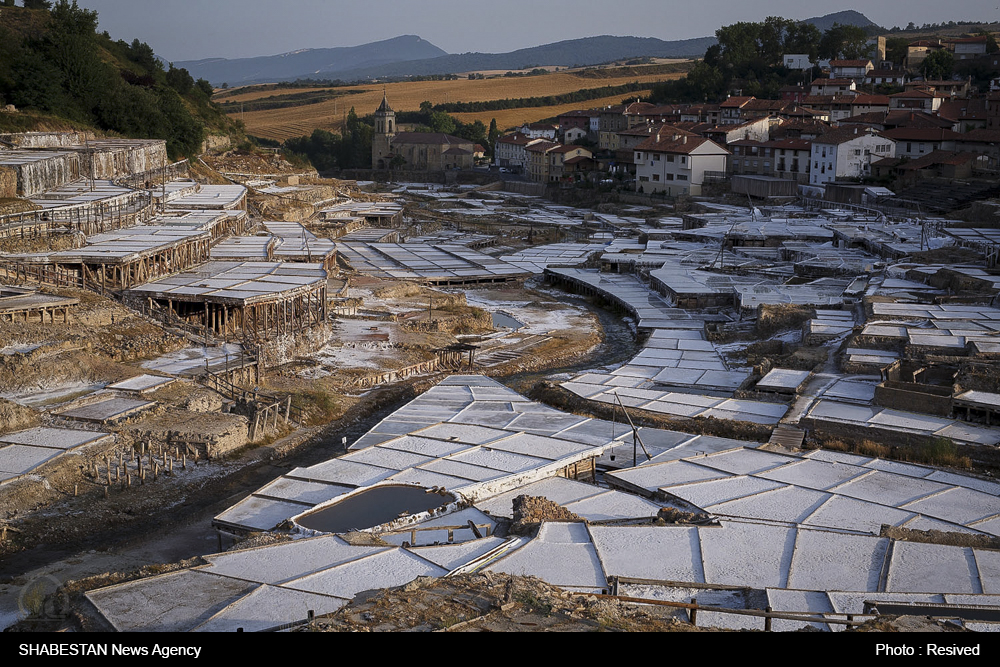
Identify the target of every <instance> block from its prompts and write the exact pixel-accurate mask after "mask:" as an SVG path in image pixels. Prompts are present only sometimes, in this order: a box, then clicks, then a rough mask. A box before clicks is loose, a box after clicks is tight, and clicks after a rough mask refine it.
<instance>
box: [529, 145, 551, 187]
mask: <svg viewBox="0 0 1000 667" xmlns="http://www.w3.org/2000/svg"><path fill="white" fill-rule="evenodd" d="M559 146H560V145H559V144H557V143H555V142H553V141H545V140H544V139H543V140H541V141H537V142H535V143H532V144H530V145H528V146H526V147H525V149H524V150H525V154H526V155H527V163H526V164H525V167H526V168H527V174H528V178H530V179H531V180H532V181H534V182H535V183H548V182H549V166H550V165H551V160H549V151H551V150H552V149H554V148H559Z"/></svg>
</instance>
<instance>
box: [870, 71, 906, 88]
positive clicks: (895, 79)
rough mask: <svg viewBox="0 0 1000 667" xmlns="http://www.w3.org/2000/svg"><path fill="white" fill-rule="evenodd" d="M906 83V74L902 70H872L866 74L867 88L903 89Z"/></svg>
mask: <svg viewBox="0 0 1000 667" xmlns="http://www.w3.org/2000/svg"><path fill="white" fill-rule="evenodd" d="M905 82H906V72H904V71H903V70H901V69H872V70H868V73H867V74H865V85H866V86H882V85H887V86H893V87H896V88H902V87H903V84H904V83H905Z"/></svg>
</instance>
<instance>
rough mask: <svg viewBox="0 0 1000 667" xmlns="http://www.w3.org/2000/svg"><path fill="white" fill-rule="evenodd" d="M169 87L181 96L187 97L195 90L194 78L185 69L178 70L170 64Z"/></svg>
mask: <svg viewBox="0 0 1000 667" xmlns="http://www.w3.org/2000/svg"><path fill="white" fill-rule="evenodd" d="M167 85H168V86H170V87H171V88H173V89H174V90H176V91H177V92H178V93H180V94H181V95H187V94H188V93H189V92H191V89H192V88H194V77H193V76H191V74H190V73H189V72H188V71H187V70H186V69H184V68H183V67H181V68H180V69H178V68H176V67H174V64H173V63H170V68H169V69H168V70H167Z"/></svg>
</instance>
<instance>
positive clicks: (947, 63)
mask: <svg viewBox="0 0 1000 667" xmlns="http://www.w3.org/2000/svg"><path fill="white" fill-rule="evenodd" d="M954 71H955V56H953V55H952V54H951V52H950V51H946V50H944V49H938V50H937V51H932V52H931V53H928V54H927V57H926V58H924V60H923V62H921V63H920V73H921V74H923V75H924V78H925V79H933V80H942V79H950V78H951V75H952V73H954Z"/></svg>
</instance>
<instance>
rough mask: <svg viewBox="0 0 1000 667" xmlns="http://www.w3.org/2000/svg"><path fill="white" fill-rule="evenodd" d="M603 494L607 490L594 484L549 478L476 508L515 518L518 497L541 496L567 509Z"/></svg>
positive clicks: (491, 499)
mask: <svg viewBox="0 0 1000 667" xmlns="http://www.w3.org/2000/svg"><path fill="white" fill-rule="evenodd" d="M601 493H605V490H604V489H602V488H601V487H598V486H593V485H592V484H585V483H583V482H577V481H574V480H571V479H566V478H565V477H549V478H546V479H543V480H540V481H538V482H533V483H531V484H528V485H527V486H523V487H520V488H518V489H515V490H514V491H508V492H506V493H502V494H500V495H498V496H493V497H492V498H489V499H487V500H483V501H480V502H478V503H476V507H478V508H479V509H481V510H483V511H484V512H489V513H490V514H491V515H493V516H504V517H513V501H514V498H516V497H517V496H521V495H528V496H540V497H542V498H548V499H549V500H551V501H552V502H554V503H556V504H557V505H562V506H564V507H565V506H566V505H568V504H569V503H573V502H576V501H579V500H582V499H584V498H590V497H593V496H596V495H598V494H601Z"/></svg>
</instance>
